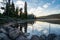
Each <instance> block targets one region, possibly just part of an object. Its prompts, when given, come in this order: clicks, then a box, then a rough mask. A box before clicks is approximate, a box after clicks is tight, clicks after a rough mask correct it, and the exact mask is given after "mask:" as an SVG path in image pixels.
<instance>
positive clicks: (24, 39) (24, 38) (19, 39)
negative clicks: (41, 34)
mask: <svg viewBox="0 0 60 40" xmlns="http://www.w3.org/2000/svg"><path fill="white" fill-rule="evenodd" d="M16 40H29V39H28V38H26V37H24V36H19V37H18V38H16Z"/></svg>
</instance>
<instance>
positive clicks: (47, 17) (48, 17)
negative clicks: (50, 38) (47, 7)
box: [38, 14, 60, 19]
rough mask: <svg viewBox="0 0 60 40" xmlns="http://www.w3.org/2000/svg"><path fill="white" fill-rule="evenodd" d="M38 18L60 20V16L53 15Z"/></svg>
mask: <svg viewBox="0 0 60 40" xmlns="http://www.w3.org/2000/svg"><path fill="white" fill-rule="evenodd" d="M38 18H40V19H52V18H58V19H60V14H53V15H48V16H42V17H38Z"/></svg>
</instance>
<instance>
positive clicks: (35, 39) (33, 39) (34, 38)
mask: <svg viewBox="0 0 60 40" xmlns="http://www.w3.org/2000/svg"><path fill="white" fill-rule="evenodd" d="M30 40H39V36H37V35H33V36H32V37H31V39H30Z"/></svg>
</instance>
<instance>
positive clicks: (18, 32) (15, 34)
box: [9, 29, 20, 39]
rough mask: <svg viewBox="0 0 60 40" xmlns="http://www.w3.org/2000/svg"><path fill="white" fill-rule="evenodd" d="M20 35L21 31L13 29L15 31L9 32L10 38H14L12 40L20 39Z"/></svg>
mask: <svg viewBox="0 0 60 40" xmlns="http://www.w3.org/2000/svg"><path fill="white" fill-rule="evenodd" d="M19 34H20V31H19V30H18V29H13V30H10V31H9V36H10V37H11V38H12V39H15V38H16V37H18V36H19Z"/></svg>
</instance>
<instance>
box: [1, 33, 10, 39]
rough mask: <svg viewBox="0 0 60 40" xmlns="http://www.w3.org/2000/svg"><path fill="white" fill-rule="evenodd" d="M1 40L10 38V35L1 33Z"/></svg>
mask: <svg viewBox="0 0 60 40" xmlns="http://www.w3.org/2000/svg"><path fill="white" fill-rule="evenodd" d="M0 40H10V39H9V38H8V36H7V35H6V34H4V33H0Z"/></svg>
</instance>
